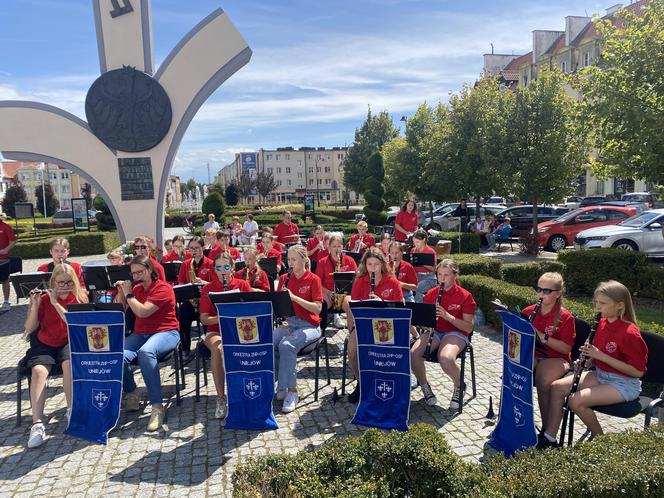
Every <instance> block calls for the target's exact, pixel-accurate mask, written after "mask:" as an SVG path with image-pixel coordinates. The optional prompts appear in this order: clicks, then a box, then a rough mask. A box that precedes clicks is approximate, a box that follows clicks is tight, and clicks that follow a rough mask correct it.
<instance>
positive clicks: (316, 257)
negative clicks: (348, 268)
mask: <svg viewBox="0 0 664 498" xmlns="http://www.w3.org/2000/svg"><path fill="white" fill-rule="evenodd" d="M319 243H320V240H318V239H317V238H316V237H311V238H310V239H309V240H307V251H312V250H313V249H314V248H316V247H317V246H318V244H319ZM329 255H330V251H329V250H327V249H319V250H318V251H316V252H315V253H313V254H312V255H311V256H309V259H310V260H311V261H320V260H321V259H323V258H324V257H325V256H329Z"/></svg>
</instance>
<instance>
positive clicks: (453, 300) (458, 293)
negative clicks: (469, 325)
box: [423, 284, 477, 336]
mask: <svg viewBox="0 0 664 498" xmlns="http://www.w3.org/2000/svg"><path fill="white" fill-rule="evenodd" d="M439 289H440V285H436V286H435V287H433V288H431V289H429V291H428V292H427V293H426V294H425V295H424V299H423V302H425V303H429V304H438V290H439ZM442 307H443V309H445V310H447V312H448V313H449V314H450V315H452V316H453V317H454V318H460V319H463V315H472V314H473V313H475V308H476V307H477V305H476V304H475V300H474V299H473V296H472V294H471V293H470V292H468V291H467V290H466V289H464V288H463V287H461V286H459V285H457V284H454V285H453V286H452V288H451V289H450V290H448V291H445V292H444V293H443V302H442ZM436 330H437V331H438V332H459V333H460V334H463V335H466V336H467V335H470V332H464V331H463V330H459V329H457V328H455V327H454V325H452V324H451V323H450V322H448V321H447V320H444V319H443V318H440V317H439V318H436Z"/></svg>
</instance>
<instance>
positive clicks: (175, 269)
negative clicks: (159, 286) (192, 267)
mask: <svg viewBox="0 0 664 498" xmlns="http://www.w3.org/2000/svg"><path fill="white" fill-rule="evenodd" d="M162 266H163V267H164V274H165V275H166V282H177V280H178V275H179V274H180V266H182V261H169V262H168V263H162Z"/></svg>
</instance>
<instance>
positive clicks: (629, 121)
mask: <svg viewBox="0 0 664 498" xmlns="http://www.w3.org/2000/svg"><path fill="white" fill-rule="evenodd" d="M616 17H617V18H618V19H619V20H620V22H616V23H612V22H611V21H609V20H596V21H595V24H596V26H597V31H598V33H599V34H600V35H602V37H603V38H604V40H603V48H602V52H601V58H600V60H599V63H598V65H597V66H592V67H588V68H586V69H584V70H583V71H582V72H581V75H580V77H579V79H578V81H577V86H578V87H579V88H580V89H581V91H582V94H583V97H584V101H583V110H584V115H583V117H584V123H585V124H586V127H587V128H588V131H589V132H590V134H591V139H592V142H593V146H594V147H595V148H596V150H597V157H596V159H595V160H594V161H593V163H592V166H593V169H594V170H595V172H596V173H597V174H598V176H600V177H604V176H607V175H613V176H617V177H619V178H644V179H646V180H648V181H650V182H653V183H664V134H662V130H663V129H664V70H663V69H662V68H664V37H663V36H662V33H664V2H662V1H660V0H658V1H651V2H648V5H647V6H646V7H645V10H644V11H643V14H642V15H640V16H636V15H634V14H633V13H631V12H627V11H625V10H623V11H621V12H619V13H618V14H617V15H616Z"/></svg>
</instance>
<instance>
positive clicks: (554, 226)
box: [537, 205, 637, 252]
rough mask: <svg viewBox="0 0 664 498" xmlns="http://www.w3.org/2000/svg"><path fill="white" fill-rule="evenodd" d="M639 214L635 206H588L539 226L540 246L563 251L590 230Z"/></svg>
mask: <svg viewBox="0 0 664 498" xmlns="http://www.w3.org/2000/svg"><path fill="white" fill-rule="evenodd" d="M635 214H637V209H636V207H635V206H605V205H597V206H587V207H583V208H579V209H575V210H573V211H570V212H568V213H565V214H563V215H562V216H560V217H558V218H556V219H554V220H551V221H545V222H544V223H542V224H539V223H538V225H537V237H538V240H539V244H540V246H542V247H543V248H544V249H546V250H547V251H555V252H558V251H562V250H563V249H565V247H567V246H568V245H573V244H574V238H575V237H576V235H577V234H578V233H579V232H581V231H583V230H587V229H589V228H595V227H601V226H606V225H615V224H617V223H620V222H621V221H624V220H626V219H627V218H629V217H630V216H634V215H635Z"/></svg>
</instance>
